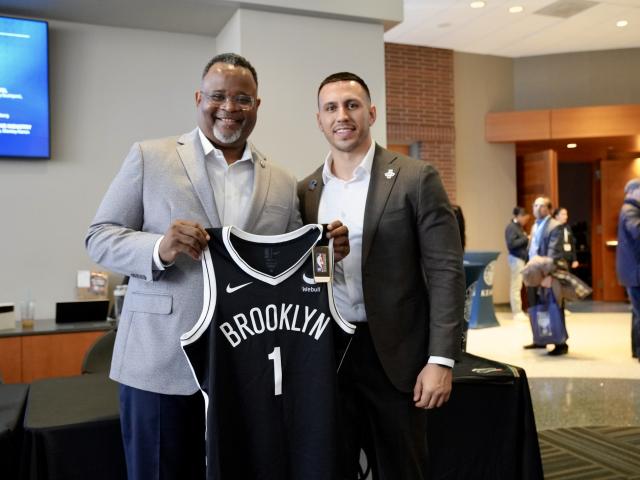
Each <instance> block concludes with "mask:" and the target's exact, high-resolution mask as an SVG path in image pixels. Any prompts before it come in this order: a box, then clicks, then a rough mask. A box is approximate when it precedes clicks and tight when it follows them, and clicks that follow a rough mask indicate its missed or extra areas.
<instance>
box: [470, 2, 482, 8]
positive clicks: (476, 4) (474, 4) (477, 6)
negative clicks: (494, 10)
mask: <svg viewBox="0 0 640 480" xmlns="http://www.w3.org/2000/svg"><path fill="white" fill-rule="evenodd" d="M485 5H486V4H485V3H484V2H471V3H470V4H469V6H470V7H471V8H482V7H484V6H485Z"/></svg>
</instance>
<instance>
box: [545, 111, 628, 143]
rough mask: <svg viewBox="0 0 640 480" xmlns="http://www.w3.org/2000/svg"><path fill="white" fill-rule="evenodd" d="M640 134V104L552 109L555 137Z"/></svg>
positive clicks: (553, 134)
mask: <svg viewBox="0 0 640 480" xmlns="http://www.w3.org/2000/svg"><path fill="white" fill-rule="evenodd" d="M638 134H640V105H606V106H600V107H580V108H559V109H554V110H551V138H567V139H571V138H588V137H617V136H620V137H622V136H627V135H638Z"/></svg>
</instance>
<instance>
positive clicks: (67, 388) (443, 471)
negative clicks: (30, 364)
mask: <svg viewBox="0 0 640 480" xmlns="http://www.w3.org/2000/svg"><path fill="white" fill-rule="evenodd" d="M453 373H454V387H453V391H452V394H451V398H450V400H449V402H448V403H447V404H446V405H445V406H443V407H442V408H440V409H436V410H431V411H430V412H429V426H428V432H427V436H428V439H429V448H430V457H431V466H432V476H431V480H450V479H460V480H463V479H464V480H469V479H471V480H482V479H491V480H501V479H512V480H537V479H542V478H543V476H542V464H541V461H540V451H539V446H538V438H537V434H536V428H535V420H534V416H533V410H532V406H531V398H530V395H529V387H528V385H527V379H526V376H525V373H524V371H523V370H522V369H520V368H516V367H511V366H508V365H505V364H502V363H498V362H494V361H492V360H487V359H484V358H480V357H476V356H474V355H471V354H468V353H464V354H463V357H462V359H461V362H459V363H457V364H456V366H455V368H454V372H453ZM24 430H25V432H24V436H25V444H24V447H23V462H22V463H23V464H22V479H29V480H31V479H85V478H86V479H92V480H101V479H104V480H118V479H125V478H126V470H125V464H124V452H123V447H122V439H121V435H120V422H119V408H118V386H117V384H116V383H114V382H112V381H111V380H109V379H108V378H107V376H106V375H99V374H91V375H82V376H79V377H69V378H56V379H47V380H40V381H37V382H34V383H33V384H32V385H31V389H30V393H29V399H28V402H27V409H26V414H25V420H24ZM0 473H1V472H0ZM9 478H11V477H9Z"/></svg>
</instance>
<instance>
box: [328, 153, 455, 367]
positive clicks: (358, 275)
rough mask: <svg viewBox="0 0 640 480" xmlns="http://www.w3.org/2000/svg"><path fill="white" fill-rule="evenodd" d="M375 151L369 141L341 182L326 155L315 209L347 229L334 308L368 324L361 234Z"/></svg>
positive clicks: (433, 360)
mask: <svg viewBox="0 0 640 480" xmlns="http://www.w3.org/2000/svg"><path fill="white" fill-rule="evenodd" d="M375 148H376V144H375V142H371V147H370V148H369V150H368V151H367V153H366V154H365V156H364V158H363V159H362V162H360V164H359V165H358V166H357V167H356V168H355V170H354V171H353V177H351V178H350V179H349V180H341V179H339V178H338V177H336V176H335V175H334V174H333V173H332V172H331V166H332V164H333V159H332V158H331V154H329V155H327V157H326V159H325V161H324V168H323V169H322V181H323V183H324V189H323V191H322V196H321V198H320V206H319V207H318V222H319V223H331V222H332V221H334V220H340V221H341V222H342V223H343V224H345V225H346V226H347V227H348V228H349V255H347V256H346V257H345V258H344V259H342V261H340V262H338V263H336V265H335V269H334V278H333V295H334V299H335V303H336V307H337V308H338V311H339V312H340V315H342V317H343V318H344V319H345V320H347V321H348V322H366V321H367V313H366V310H365V306H364V292H363V290H362V231H363V225H364V210H365V206H366V203H367V193H368V191H369V181H370V180H371V166H372V165H373V155H374V153H375ZM428 363H437V364H439V365H444V366H447V367H453V365H454V363H455V362H454V360H452V359H450V358H445V357H436V356H431V357H429V361H428Z"/></svg>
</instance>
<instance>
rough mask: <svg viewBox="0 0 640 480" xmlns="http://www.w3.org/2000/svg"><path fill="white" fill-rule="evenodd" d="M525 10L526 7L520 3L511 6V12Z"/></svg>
mask: <svg viewBox="0 0 640 480" xmlns="http://www.w3.org/2000/svg"><path fill="white" fill-rule="evenodd" d="M522 12H524V7H522V6H520V5H514V6H513V7H509V13H522Z"/></svg>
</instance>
